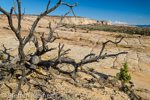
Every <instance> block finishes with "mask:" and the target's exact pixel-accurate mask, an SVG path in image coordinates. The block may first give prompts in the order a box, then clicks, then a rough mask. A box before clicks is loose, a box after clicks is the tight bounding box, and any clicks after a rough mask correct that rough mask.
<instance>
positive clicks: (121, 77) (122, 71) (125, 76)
mask: <svg viewBox="0 0 150 100" xmlns="http://www.w3.org/2000/svg"><path fill="white" fill-rule="evenodd" d="M128 72H129V70H128V63H127V60H126V61H125V63H124V64H123V68H121V69H120V73H117V74H116V77H118V78H119V80H121V81H122V82H124V83H128V82H129V81H130V80H131V76H130V75H128Z"/></svg>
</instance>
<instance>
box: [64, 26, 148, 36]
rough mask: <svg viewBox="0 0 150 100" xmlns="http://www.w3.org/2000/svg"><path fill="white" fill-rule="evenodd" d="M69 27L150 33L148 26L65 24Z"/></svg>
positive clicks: (141, 33)
mask: <svg viewBox="0 0 150 100" xmlns="http://www.w3.org/2000/svg"><path fill="white" fill-rule="evenodd" d="M66 27H69V28H79V29H83V30H90V31H91V30H99V31H108V32H119V33H128V34H131V35H132V34H140V35H148V36H149V35H150V28H149V27H130V26H116V25H99V24H91V25H76V26H75V25H66Z"/></svg>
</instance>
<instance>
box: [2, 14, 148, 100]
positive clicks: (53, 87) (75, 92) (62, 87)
mask: <svg viewBox="0 0 150 100" xmlns="http://www.w3.org/2000/svg"><path fill="white" fill-rule="evenodd" d="M36 17H37V16H27V15H26V16H25V17H24V18H23V20H22V30H21V32H22V37H26V36H27V35H28V34H29V31H30V28H31V25H32V24H33V22H34V20H35V19H36ZM54 19H55V20H59V19H58V18H57V19H56V18H55V17H54V18H50V17H49V16H46V17H44V18H43V19H42V20H41V21H40V22H39V24H38V25H37V27H36V32H35V35H36V36H37V37H39V38H38V39H39V41H40V36H41V34H42V33H43V32H44V33H45V37H46V36H47V35H48V33H49V28H48V23H49V22H50V21H51V22H52V27H55V26H56V25H57V21H55V20H54ZM73 21H74V19H72V22H73ZM15 22H17V19H16V18H15V17H14V19H13V23H14V24H15V26H16V27H17V23H15ZM56 33H57V34H55V36H58V37H59V39H57V40H56V41H54V42H53V43H49V44H48V46H49V47H56V48H57V49H56V50H53V51H51V52H47V53H46V54H44V55H43V56H42V59H43V60H49V59H53V58H55V57H56V56H57V50H58V44H59V43H61V44H64V45H65V47H64V48H65V49H68V48H69V49H71V51H70V52H69V54H68V55H67V56H69V57H71V58H73V59H75V61H77V62H78V61H80V60H81V59H83V57H84V56H86V55H87V54H89V53H91V52H92V53H95V54H98V53H99V52H100V50H101V48H102V42H106V41H107V40H112V41H117V40H119V38H117V36H118V35H120V34H121V35H123V36H125V38H124V39H123V40H122V41H121V43H119V44H118V45H114V44H112V43H108V44H107V45H106V48H105V52H104V53H107V54H113V53H119V52H123V51H126V52H128V54H123V55H119V56H117V57H112V58H106V59H103V60H100V61H99V62H95V63H91V64H87V65H84V66H83V68H84V69H86V70H89V69H93V72H95V75H96V76H97V77H99V79H100V82H101V83H104V84H106V85H104V86H105V88H104V89H97V88H92V89H87V88H83V87H82V86H81V87H78V86H77V87H76V86H75V85H72V84H70V83H68V82H66V81H63V80H61V79H52V80H50V81H49V83H45V84H47V86H48V87H49V88H50V89H47V91H49V92H53V94H54V96H58V95H60V97H61V99H62V100H78V99H80V100H130V99H131V97H130V96H129V95H128V93H125V92H123V91H120V90H119V88H117V86H118V87H119V86H120V85H121V83H120V81H117V84H118V85H117V86H116V87H115V86H111V84H109V82H108V81H110V80H114V77H115V76H116V73H118V72H119V71H120V68H121V67H122V64H123V63H124V62H125V61H126V60H127V61H128V66H129V73H130V75H131V77H132V79H131V82H132V83H133V84H134V86H133V88H132V89H133V90H134V93H135V94H136V95H138V97H139V96H140V97H141V98H142V99H146V100H150V36H141V35H129V34H126V33H116V32H104V31H89V32H87V31H86V30H82V29H77V30H76V31H75V30H74V28H66V27H60V28H58V29H57V30H56ZM17 50H18V40H17V38H16V36H15V34H14V33H13V32H12V30H11V29H10V27H9V25H8V21H7V18H6V16H4V15H0V53H3V54H4V57H3V59H2V60H0V63H3V62H7V61H9V60H11V59H12V58H13V57H15V56H16V55H17V53H18V51H17ZM34 51H35V47H34V45H33V43H32V42H30V43H29V44H27V45H26V47H25V50H24V52H25V53H26V54H30V53H33V52H34ZM63 66H66V65H63ZM66 67H67V66H66ZM69 67H70V70H71V68H72V67H71V66H69ZM40 71H43V70H42V69H40ZM39 77H40V76H39ZM78 77H79V78H80V79H83V80H84V79H89V80H90V79H91V76H90V75H86V74H83V73H78ZM17 84H18V81H17V80H15V79H14V80H12V81H11V82H8V83H6V84H5V85H3V86H2V87H1V90H0V95H1V98H0V100H1V99H2V100H3V99H4V98H3V97H2V94H3V93H7V94H8V93H14V92H15V90H16V89H17ZM95 84H96V85H97V83H95ZM126 85H130V84H129V83H128V84H126ZM10 88H11V89H12V90H11V89H10ZM26 90H27V85H26V84H24V85H23V86H22V91H26ZM31 93H40V94H42V91H40V90H39V89H38V88H37V87H36V86H35V87H32V88H31V91H30V94H31ZM7 98H8V96H7ZM27 99H29V100H30V99H31V98H27ZM41 99H43V98H41ZM61 99H60V100H61ZM4 100H5V99H4ZM135 100H136V99H135Z"/></svg>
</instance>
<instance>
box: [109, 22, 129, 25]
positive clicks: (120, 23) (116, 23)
mask: <svg viewBox="0 0 150 100" xmlns="http://www.w3.org/2000/svg"><path fill="white" fill-rule="evenodd" d="M110 22H111V21H110ZM111 24H114V25H127V24H128V23H126V22H120V21H115V22H111Z"/></svg>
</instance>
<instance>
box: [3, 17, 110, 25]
mask: <svg viewBox="0 0 150 100" xmlns="http://www.w3.org/2000/svg"><path fill="white" fill-rule="evenodd" d="M0 16H1V17H0V18H2V17H4V16H3V15H0ZM35 18H37V16H36V15H34V16H32V15H25V16H24V19H23V20H27V21H34V20H35ZM60 18H61V17H60V16H46V17H45V18H44V20H48V21H51V22H52V23H55V24H56V23H59V21H60ZM44 20H43V21H42V22H44ZM46 22H47V21H46ZM62 23H64V24H72V25H87V24H95V23H96V24H101V25H111V23H110V22H109V21H98V20H94V19H89V18H84V17H65V18H64V19H63V21H62Z"/></svg>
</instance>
